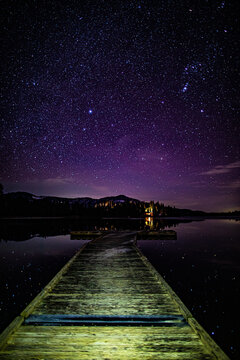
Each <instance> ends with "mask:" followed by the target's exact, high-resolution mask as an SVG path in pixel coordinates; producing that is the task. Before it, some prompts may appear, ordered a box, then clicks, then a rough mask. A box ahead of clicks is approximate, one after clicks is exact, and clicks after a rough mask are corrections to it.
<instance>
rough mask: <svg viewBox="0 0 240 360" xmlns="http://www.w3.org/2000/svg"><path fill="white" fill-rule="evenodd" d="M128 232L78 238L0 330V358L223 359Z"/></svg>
mask: <svg viewBox="0 0 240 360" xmlns="http://www.w3.org/2000/svg"><path fill="white" fill-rule="evenodd" d="M134 238H135V234H134V233H130V232H128V233H127V232H124V233H112V234H108V235H105V236H103V237H101V238H99V239H96V240H94V241H92V242H90V243H88V244H87V245H86V246H84V248H82V249H81V250H80V251H79V252H78V253H77V254H76V255H75V256H74V257H73V258H72V259H71V260H70V261H69V262H68V263H67V264H66V265H65V267H64V268H63V269H62V270H61V271H60V272H59V273H58V274H57V275H56V276H55V278H54V279H53V280H52V281H51V282H50V283H49V284H48V285H47V286H46V287H45V288H44V290H43V291H42V292H41V293H40V294H39V295H38V296H37V297H36V298H35V299H34V300H33V301H32V302H31V303H30V304H29V306H28V307H27V308H26V309H25V310H24V311H23V312H22V313H21V314H20V316H18V317H17V318H16V319H15V320H14V321H13V323H12V324H10V326H9V327H8V328H7V329H6V330H5V331H4V332H3V333H2V334H1V335H0V360H2V359H7V360H8V359H9V360H10V359H11V360H14V359H25V360H28V359H31V360H32V359H66V360H71V359H82V360H84V359H97V360H98V359H105V360H107V359H109V360H110V359H136V360H139V359H140V360H144V359H189V360H195V359H228V357H227V356H226V355H225V354H224V353H223V352H222V350H221V349H220V348H219V347H218V346H217V345H216V344H215V342H214V341H213V340H212V339H211V338H210V337H209V336H208V334H207V333H206V332H205V331H204V329H203V328H202V327H201V326H200V325H199V324H198V323H197V321H196V320H195V319H194V318H193V316H192V315H191V313H190V312H189V311H188V309H187V308H186V307H185V306H184V304H183V303H182V302H181V300H180V299H179V298H178V297H177V296H176V294H175V293H174V292H173V290H172V289H171V288H170V287H169V286H168V284H167V283H166V282H165V281H164V279H163V278H162V277H161V276H160V275H159V274H158V273H157V271H156V270H155V269H154V268H153V267H152V265H151V264H150V263H149V262H148V261H147V259H146V258H145V257H144V256H143V255H142V254H141V252H140V251H139V250H138V249H137V247H136V246H135V243H134Z"/></svg>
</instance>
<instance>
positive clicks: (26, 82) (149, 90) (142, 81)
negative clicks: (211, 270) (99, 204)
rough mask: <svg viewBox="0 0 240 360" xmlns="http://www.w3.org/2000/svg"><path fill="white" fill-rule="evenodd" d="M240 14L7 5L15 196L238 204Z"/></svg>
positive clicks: (142, 4)
mask: <svg viewBox="0 0 240 360" xmlns="http://www.w3.org/2000/svg"><path fill="white" fill-rule="evenodd" d="M239 10H240V9H239V5H238V1H231V0H230V1H216V0H213V1H210V0H209V1H207V0H202V1H184V0H183V1H179V0H172V1H170V0H164V1H160V0H159V1H151V0H148V1H147V0H145V1H144V0H139V1H115V2H113V1H111V0H106V1H104V0H99V1H97V0H95V1H90V0H89V1H45V0H42V1H39V0H36V1H34V0H31V1H30V0H29V1H27V0H25V1H21V0H14V1H11V0H8V1H2V2H1V12H2V15H1V27H2V31H1V40H2V49H3V60H2V61H1V67H2V74H3V75H2V79H1V84H2V91H1V100H2V105H3V107H2V109H3V111H2V117H1V123H0V131H1V142H0V162H1V172H0V182H1V183H3V185H4V190H5V191H6V192H8V191H28V192H32V193H34V194H36V195H56V196H66V197H83V196H90V197H97V198H99V197H103V196H108V195H118V194H125V195H127V196H131V197H135V198H138V199H140V200H156V201H157V200H159V201H161V202H164V203H165V204H166V205H167V204H170V205H176V206H177V207H188V208H191V209H202V210H216V211H219V210H223V211H228V210H234V209H237V208H239V207H240V199H239V187H240V177H239V170H240V157H239V143H240V142H239V130H240V129H239V128H240V124H239V107H238V104H239V103H238V101H239V87H238V84H239V82H240V76H239V43H238V36H239V33H238V30H239V19H238V17H237V13H238V12H239Z"/></svg>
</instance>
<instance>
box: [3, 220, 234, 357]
mask: <svg viewBox="0 0 240 360" xmlns="http://www.w3.org/2000/svg"><path fill="white" fill-rule="evenodd" d="M146 227H147V228H150V227H152V228H157V229H173V230H175V231H176V232H177V240H166V241H162V240H161V241H159V240H139V241H137V245H138V247H139V248H140V249H141V251H142V252H143V254H144V255H145V256H146V257H147V258H148V259H149V261H150V262H151V263H152V264H153V266H154V267H155V268H156V269H157V270H158V271H159V272H160V274H161V275H162V276H163V277H164V278H165V279H166V281H167V282H168V283H169V285H170V286H171V287H172V288H173V289H174V291H175V292H176V293H177V294H178V295H179V297H180V298H181V300H182V301H183V302H184V303H185V305H186V306H187V307H188V308H189V310H190V311H191V312H192V313H193V315H194V316H195V317H196V318H197V320H198V321H199V323H200V324H201V325H202V326H203V327H204V328H205V330H207V331H208V333H209V334H210V335H211V336H212V337H213V339H214V340H215V341H216V342H217V343H218V344H219V345H220V346H221V348H222V349H223V350H224V351H225V352H226V353H227V354H228V355H229V356H230V358H231V359H239V358H240V345H239V343H240V341H239V335H240V331H239V315H238V313H239V311H238V304H239V301H240V281H239V274H240V240H239V230H240V221H237V220H230V219H228V220H224V219H206V220H204V219H184V220H183V219H181V220H180V219H156V220H154V223H149V222H145V220H144V219H128V220H123V219H121V220H119V219H102V220H99V219H98V220H93V219H91V220H86V219H84V220H79V219H75V220H68V219H31V220H29V219H28V220H27V219H25V220H23V219H22V220H20V219H15V220H0V239H1V241H0V319H1V323H0V331H2V330H3V329H4V328H5V327H6V326H7V325H8V324H9V323H10V322H11V321H12V320H13V319H14V317H15V316H17V315H18V314H19V313H20V312H21V310H23V309H24V308H25V307H26V306H27V305H28V303H29V302H30V301H31V300H32V299H33V298H34V297H35V296H36V295H37V294H38V293H39V292H40V291H41V290H42V288H43V287H44V286H45V285H46V284H47V283H48V282H49V281H50V280H51V279H52V277H53V276H54V275H55V274H56V273H57V271H59V270H60V269H61V267H62V266H63V265H64V264H65V263H66V262H67V261H68V259H70V258H71V257H72V256H73V255H74V253H75V252H76V251H77V250H78V249H79V248H80V247H81V246H83V244H85V243H86V240H71V239H70V235H69V232H70V230H140V229H144V228H146Z"/></svg>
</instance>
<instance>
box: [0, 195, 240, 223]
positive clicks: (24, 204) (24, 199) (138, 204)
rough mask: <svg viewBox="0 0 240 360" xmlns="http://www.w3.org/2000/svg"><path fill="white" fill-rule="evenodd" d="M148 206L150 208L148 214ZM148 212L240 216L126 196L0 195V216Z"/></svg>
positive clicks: (166, 214)
mask: <svg viewBox="0 0 240 360" xmlns="http://www.w3.org/2000/svg"><path fill="white" fill-rule="evenodd" d="M149 207H151V208H152V210H151V211H150V210H149V209H150V208H149ZM147 209H148V210H147ZM149 211H150V212H151V213H152V214H154V216H155V217H183V216H185V217H186V216H203V217H204V216H208V215H210V216H219V215H228V216H229V215H230V216H239V215H240V212H239V211H234V212H232V213H206V212H204V211H196V210H189V209H178V208H175V207H171V206H165V205H164V204H163V203H159V202H156V203H154V202H146V201H141V200H138V199H135V198H130V197H128V196H126V195H117V196H107V197H103V198H100V199H94V198H90V197H78V198H66V197H57V196H43V195H40V196H38V195H34V194H31V193H28V192H20V191H19V192H12V193H7V194H2V195H1V196H0V216H1V217H6V216H9V217H13V216H21V217H22V216H26V217H29V216H31V217H34V216H44V217H53V216H54V217H56V216H57V217H59V216H60V217H62V216H63V217H68V216H77V217H93V218H95V217H96V218H100V217H143V216H145V213H146V214H147V213H148V212H149Z"/></svg>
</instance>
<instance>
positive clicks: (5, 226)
mask: <svg viewBox="0 0 240 360" xmlns="http://www.w3.org/2000/svg"><path fill="white" fill-rule="evenodd" d="M192 221H193V220H192V219H189V220H187V219H186V220H179V219H163V218H162V219H159V218H153V217H146V218H145V219H144V218H143V219H84V220H83V219H81V220H80V219H66V218H65V219H51V218H48V219H44V218H42V219H41V218H40V219H34V220H30V219H23V220H20V219H16V220H1V219H0V241H1V240H4V241H26V240H29V239H32V238H34V237H43V238H45V237H48V236H57V235H67V234H69V233H70V232H71V231H78V230H82V231H121V230H133V231H134V230H136V231H137V230H164V229H169V228H171V227H176V226H177V225H178V224H180V223H182V222H184V223H190V222H192ZM199 221H200V220H199Z"/></svg>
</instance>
